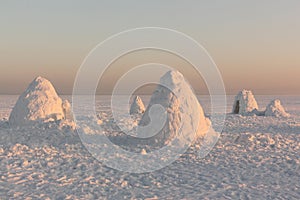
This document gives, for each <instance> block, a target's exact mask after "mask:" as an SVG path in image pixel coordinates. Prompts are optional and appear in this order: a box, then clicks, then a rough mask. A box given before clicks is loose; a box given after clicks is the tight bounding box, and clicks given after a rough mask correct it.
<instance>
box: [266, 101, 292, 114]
mask: <svg viewBox="0 0 300 200" xmlns="http://www.w3.org/2000/svg"><path fill="white" fill-rule="evenodd" d="M265 116H274V117H289V116H290V114H288V113H287V112H285V109H284V108H283V106H282V105H281V101H280V100H279V99H275V100H273V101H271V102H270V104H269V105H268V106H267V108H266V111H265Z"/></svg>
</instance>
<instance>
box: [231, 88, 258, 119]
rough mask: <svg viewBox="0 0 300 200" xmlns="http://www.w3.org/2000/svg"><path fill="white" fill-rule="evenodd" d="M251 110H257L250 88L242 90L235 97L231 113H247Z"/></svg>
mask: <svg viewBox="0 0 300 200" xmlns="http://www.w3.org/2000/svg"><path fill="white" fill-rule="evenodd" d="M252 111H254V112H255V111H258V105H257V102H256V100H255V97H254V95H253V93H252V91H250V90H242V91H240V92H239V93H238V94H237V96H236V97H235V100H234V104H233V108H232V113H234V114H241V115H248V114H250V113H251V112H252Z"/></svg>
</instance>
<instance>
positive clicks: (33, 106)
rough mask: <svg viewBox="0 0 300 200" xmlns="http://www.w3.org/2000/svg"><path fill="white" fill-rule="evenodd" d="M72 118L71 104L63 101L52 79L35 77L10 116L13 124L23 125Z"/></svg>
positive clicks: (10, 121)
mask: <svg viewBox="0 0 300 200" xmlns="http://www.w3.org/2000/svg"><path fill="white" fill-rule="evenodd" d="M64 119H67V120H72V114H71V105H70V103H69V102H68V101H67V100H65V101H62V100H61V98H60V97H59V96H58V95H57V93H56V91H55V89H54V87H53V85H52V84H51V82H50V81H48V80H47V79H45V78H43V77H40V76H39V77H37V78H35V79H34V80H33V81H32V82H31V83H30V85H29V86H28V88H27V89H26V90H25V92H24V93H23V94H22V95H21V96H20V97H19V99H18V101H17V103H16V104H15V106H14V108H13V110H12V112H11V114H10V117H9V123H10V125H11V126H22V125H27V124H30V123H32V122H51V121H58V120H64Z"/></svg>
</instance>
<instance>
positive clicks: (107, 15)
mask: <svg viewBox="0 0 300 200" xmlns="http://www.w3.org/2000/svg"><path fill="white" fill-rule="evenodd" d="M299 19H300V1H298V0H287V1H284V0H264V1H261V0H253V1H239V0H235V1H233V0H227V1H216V0H210V1H198V0H195V1H188V0H187V1H181V0H164V1H161V0H151V1H142V0H135V1H133V0H127V1H112V0H110V1H98V0H90V1H82V0H80V1H79V0H64V1H58V0H52V1H40V0H23V1H17V0H2V1H0V69H1V73H0V94H20V93H21V92H22V91H23V90H24V89H26V87H27V85H28V84H29V83H30V82H31V81H32V80H33V79H34V78H35V77H36V76H39V75H41V76H44V77H46V78H48V79H49V80H50V81H51V82H52V83H53V84H54V86H55V87H56V89H57V91H58V92H59V93H60V94H71V93H72V88H73V83H74V80H75V77H76V73H77V70H78V69H79V67H80V65H81V64H82V62H83V60H84V58H85V57H86V56H87V55H88V53H89V52H90V51H91V50H92V49H93V48H94V47H95V46H96V45H97V44H99V43H100V42H102V41H104V40H105V39H106V38H108V37H110V36H111V35H113V34H116V33H119V32H121V31H124V30H127V29H132V28H137V27H149V26H155V27H164V28H170V29H174V30H177V31H180V32H183V33H185V34H187V35H189V36H190V37H192V38H194V39H195V40H196V41H197V42H198V43H200V44H201V45H202V46H203V47H204V48H205V49H206V50H207V51H208V53H209V54H210V56H211V57H212V58H213V60H214V61H215V63H216V65H217V66H218V68H219V70H220V72H221V75H222V77H223V80H224V84H225V88H226V91H227V93H228V94H235V93H237V92H238V91H239V90H241V89H243V88H246V89H251V90H253V91H254V92H255V93H256V94H287V95H292V94H295V95H299V94H300V78H299V75H300V56H299V53H300V20H299ZM153 61H156V62H162V63H166V64H170V65H172V66H173V67H175V68H178V69H179V70H180V71H183V72H184V74H185V75H186V78H187V79H188V80H189V82H190V83H191V84H192V86H193V87H194V89H195V91H196V92H197V93H199V94H202V93H206V92H207V90H206V86H205V83H204V82H203V81H202V80H201V77H198V76H197V77H196V76H194V73H192V69H191V68H192V66H190V65H189V64H188V63H185V62H184V61H182V60H180V59H178V58H174V56H173V57H172V56H170V55H168V54H167V53H165V52H154V51H144V52H136V53H132V54H131V55H128V57H127V58H126V57H124V58H120V60H117V61H116V62H114V63H113V64H112V66H111V69H110V70H109V71H108V72H107V73H106V74H105V75H104V76H103V79H101V81H100V82H99V87H98V88H99V90H100V89H101V88H102V89H101V91H104V92H109V91H110V90H111V89H112V88H113V85H114V83H115V81H116V80H117V79H118V77H120V76H121V75H122V72H124V71H126V70H125V69H128V68H130V67H133V65H135V64H141V63H143V62H153Z"/></svg>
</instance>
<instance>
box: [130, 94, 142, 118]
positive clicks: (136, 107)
mask: <svg viewBox="0 0 300 200" xmlns="http://www.w3.org/2000/svg"><path fill="white" fill-rule="evenodd" d="M144 112H145V106H144V103H143V101H142V99H141V98H140V97H139V96H136V97H135V98H134V100H133V102H132V104H131V107H130V114H131V115H133V114H141V113H144Z"/></svg>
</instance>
